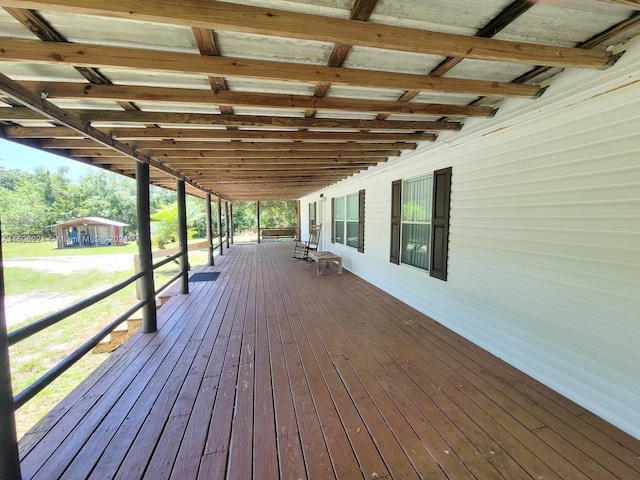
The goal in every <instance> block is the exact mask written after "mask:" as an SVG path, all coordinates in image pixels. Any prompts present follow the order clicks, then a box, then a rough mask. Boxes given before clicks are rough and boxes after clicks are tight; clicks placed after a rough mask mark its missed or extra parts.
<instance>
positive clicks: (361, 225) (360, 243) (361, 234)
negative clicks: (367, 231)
mask: <svg viewBox="0 0 640 480" xmlns="http://www.w3.org/2000/svg"><path fill="white" fill-rule="evenodd" d="M358 251H359V252H362V253H364V190H360V191H359V192H358Z"/></svg>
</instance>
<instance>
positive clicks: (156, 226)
mask: <svg viewBox="0 0 640 480" xmlns="http://www.w3.org/2000/svg"><path fill="white" fill-rule="evenodd" d="M198 200H199V199H197V198H194V197H187V205H186V210H187V239H188V240H191V239H192V238H193V237H195V236H196V235H197V234H198V233H199V232H198V229H197V228H195V227H196V225H197V224H199V223H201V221H203V220H204V218H205V210H204V204H202V202H198ZM151 229H152V234H151V241H152V242H153V244H154V245H156V246H157V247H158V248H159V249H161V250H162V249H163V248H165V246H166V244H167V243H170V242H172V241H175V240H177V238H178V202H174V203H172V204H170V205H163V206H162V207H161V208H159V209H158V210H156V211H155V212H154V213H152V214H151Z"/></svg>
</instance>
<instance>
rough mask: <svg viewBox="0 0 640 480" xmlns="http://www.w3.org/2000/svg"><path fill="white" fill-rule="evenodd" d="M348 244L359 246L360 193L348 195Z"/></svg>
mask: <svg viewBox="0 0 640 480" xmlns="http://www.w3.org/2000/svg"><path fill="white" fill-rule="evenodd" d="M347 245H349V246H350V247H356V248H358V194H357V193H354V194H353V195H347Z"/></svg>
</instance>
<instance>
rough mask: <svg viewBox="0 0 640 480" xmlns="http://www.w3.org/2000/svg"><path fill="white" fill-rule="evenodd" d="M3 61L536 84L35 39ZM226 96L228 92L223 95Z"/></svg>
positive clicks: (308, 77)
mask: <svg viewBox="0 0 640 480" xmlns="http://www.w3.org/2000/svg"><path fill="white" fill-rule="evenodd" d="M0 59H3V60H12V61H19V62H31V63H39V64H52V65H70V66H74V67H75V66H93V67H95V66H98V67H112V68H128V69H134V70H140V69H145V70H151V71H161V72H170V73H194V74H203V75H208V76H212V75H215V76H220V77H227V76H234V77H248V78H265V79H271V80H281V81H297V82H311V83H315V82H326V83H331V84H336V85H347V86H357V87H371V88H390V89H394V88H395V89H398V88H400V89H413V90H420V91H435V92H443V93H469V94H479V95H483V94H491V95H500V96H516V97H531V96H533V95H535V94H536V93H537V92H538V91H539V87H538V86H535V85H513V84H510V83H505V82H491V81H481V80H465V79H458V78H437V77H426V76H424V75H415V74H408V73H395V72H386V71H378V70H362V69H346V68H335V67H319V66H312V65H302V64H296V63H288V62H275V61H266V60H250V59H240V58H232V57H213V56H202V55H194V54H190V53H176V52H163V54H162V55H161V56H158V55H157V52H153V51H149V50H142V49H134V48H123V47H111V46H100V45H89V44H77V43H75V44H64V43H42V42H39V41H35V40H19V39H1V40H0ZM218 93H219V94H220V95H222V94H223V93H224V92H223V91H220V92H218Z"/></svg>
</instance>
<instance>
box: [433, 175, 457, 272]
mask: <svg viewBox="0 0 640 480" xmlns="http://www.w3.org/2000/svg"><path fill="white" fill-rule="evenodd" d="M451 170H452V169H451V167H449V168H445V169H442V170H436V171H435V172H433V215H432V220H431V224H432V229H433V231H432V235H431V262H430V266H431V269H430V271H429V273H430V275H431V276H432V277H435V278H439V279H440V280H445V281H446V280H447V258H448V252H449V204H450V201H451Z"/></svg>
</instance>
